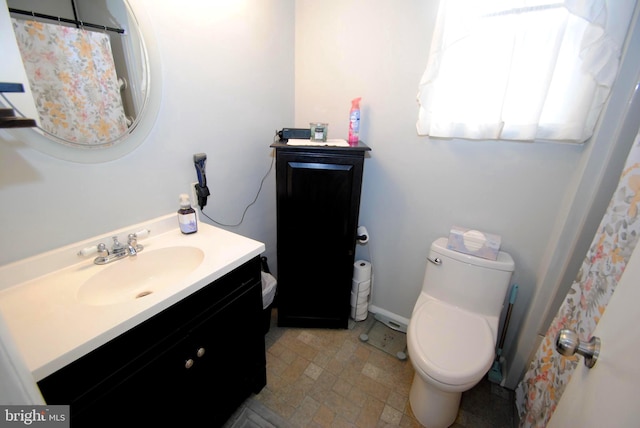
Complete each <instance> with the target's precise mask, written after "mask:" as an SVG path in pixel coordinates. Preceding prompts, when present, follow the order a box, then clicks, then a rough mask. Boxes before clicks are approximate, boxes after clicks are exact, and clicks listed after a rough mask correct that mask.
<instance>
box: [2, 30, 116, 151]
mask: <svg viewBox="0 0 640 428" xmlns="http://www.w3.org/2000/svg"><path fill="white" fill-rule="evenodd" d="M12 21H13V27H14V32H15V35H16V40H17V41H18V47H19V48H20V54H21V55H22V62H23V63H24V66H25V70H26V72H27V76H28V78H29V86H30V87H31V91H32V93H33V97H34V101H35V104H36V108H37V109H38V113H39V116H40V127H41V128H43V129H44V130H45V131H46V132H48V133H50V134H53V135H54V136H56V137H58V138H59V139H61V140H63V141H64V142H66V143H68V144H71V145H73V146H87V147H92V146H104V145H109V144H111V142H112V141H113V140H115V139H117V138H118V137H120V136H121V135H122V134H123V133H125V131H126V130H127V122H126V117H125V113H124V109H123V106H122V97H121V95H120V85H119V83H118V77H117V76H116V71H115V64H114V62H113V54H112V52H111V43H110V42H109V36H107V35H106V34H102V33H98V32H94V31H86V30H82V29H77V28H73V27H65V26H61V25H55V24H45V23H42V22H36V21H23V20H17V19H12Z"/></svg>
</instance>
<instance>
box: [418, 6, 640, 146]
mask: <svg viewBox="0 0 640 428" xmlns="http://www.w3.org/2000/svg"><path fill="white" fill-rule="evenodd" d="M635 3H636V0H565V1H548V0H547V1H545V0H482V1H478V0H441V3H440V8H439V11H438V18H437V23H436V28H435V32H434V35H433V40H432V44H431V51H430V54H429V60H428V64H427V68H426V70H425V72H424V75H423V77H422V80H421V82H420V87H419V92H418V103H419V112H418V122H417V130H418V134H420V135H428V136H431V137H442V138H468V139H503V140H524V141H527V140H529V141H530V140H553V141H568V142H578V143H580V142H584V141H586V140H587V139H588V138H589V137H590V136H591V135H592V134H593V130H594V127H595V125H596V122H597V120H598V116H599V115H600V112H601V110H602V107H603V106H604V103H605V101H606V99H607V96H608V95H609V92H610V89H611V85H612V84H613V81H614V80H615V77H616V75H617V72H618V66H619V62H620V55H621V51H622V47H623V44H624V40H625V37H626V34H627V28H628V26H629V21H630V19H631V16H632V15H633V11H634V7H635Z"/></svg>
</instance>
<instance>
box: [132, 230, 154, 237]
mask: <svg viewBox="0 0 640 428" xmlns="http://www.w3.org/2000/svg"><path fill="white" fill-rule="evenodd" d="M150 233H151V231H150V230H149V229H142V230H139V231H137V232H136V233H133V235H135V236H136V238H146V237H147V236H149V234H150Z"/></svg>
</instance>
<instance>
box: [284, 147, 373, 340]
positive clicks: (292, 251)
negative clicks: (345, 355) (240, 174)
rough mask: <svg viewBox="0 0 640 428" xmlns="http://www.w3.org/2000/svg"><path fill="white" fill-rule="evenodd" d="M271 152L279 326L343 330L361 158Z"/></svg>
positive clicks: (352, 152)
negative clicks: (274, 179)
mask: <svg viewBox="0 0 640 428" xmlns="http://www.w3.org/2000/svg"><path fill="white" fill-rule="evenodd" d="M271 147H274V148H275V150H276V193H277V217H278V219H277V227H278V231H277V238H278V249H277V253H278V325H280V326H288V327H324V328H347V326H348V320H349V311H350V305H351V303H350V298H351V278H352V277H353V263H354V257H355V246H356V229H357V227H358V213H359V209H360V191H361V185H362V173H363V168H364V157H365V153H366V152H367V151H369V150H370V148H369V147H367V146H366V145H365V144H363V143H359V144H358V145H356V146H352V147H328V146H323V147H320V146H293V145H292V146H289V145H287V144H284V143H274V144H272V145H271Z"/></svg>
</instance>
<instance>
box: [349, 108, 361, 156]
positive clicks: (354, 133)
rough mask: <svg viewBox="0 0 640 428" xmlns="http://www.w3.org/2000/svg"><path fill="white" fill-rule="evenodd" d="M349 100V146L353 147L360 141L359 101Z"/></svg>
mask: <svg viewBox="0 0 640 428" xmlns="http://www.w3.org/2000/svg"><path fill="white" fill-rule="evenodd" d="M361 99H362V98H354V99H353V100H351V111H350V112H349V145H352V146H355V145H357V144H358V141H359V139H360V100H361Z"/></svg>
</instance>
